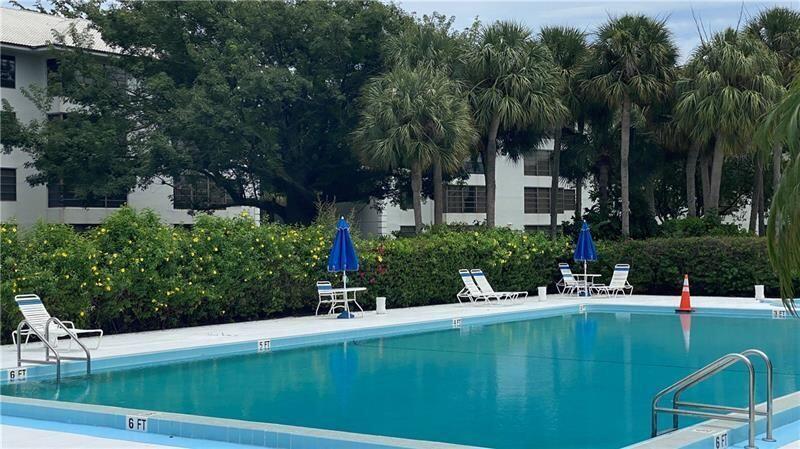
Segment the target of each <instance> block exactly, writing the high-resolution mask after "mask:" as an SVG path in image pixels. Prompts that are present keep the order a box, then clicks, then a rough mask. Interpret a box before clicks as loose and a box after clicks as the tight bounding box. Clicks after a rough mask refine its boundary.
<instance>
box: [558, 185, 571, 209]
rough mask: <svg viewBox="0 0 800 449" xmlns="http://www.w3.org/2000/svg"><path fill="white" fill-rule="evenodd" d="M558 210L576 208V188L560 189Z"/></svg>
mask: <svg viewBox="0 0 800 449" xmlns="http://www.w3.org/2000/svg"><path fill="white" fill-rule="evenodd" d="M558 193H559V194H560V195H559V196H558V200H559V202H558V212H559V213H561V212H564V211H565V210H575V189H558Z"/></svg>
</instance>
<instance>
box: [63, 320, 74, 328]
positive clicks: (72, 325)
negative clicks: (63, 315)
mask: <svg viewBox="0 0 800 449" xmlns="http://www.w3.org/2000/svg"><path fill="white" fill-rule="evenodd" d="M62 323H63V324H64V325H65V326H66V327H68V328H70V329H75V323H73V322H72V321H62Z"/></svg>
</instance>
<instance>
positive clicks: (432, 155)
mask: <svg viewBox="0 0 800 449" xmlns="http://www.w3.org/2000/svg"><path fill="white" fill-rule="evenodd" d="M359 103H360V106H361V115H360V123H359V126H358V128H356V130H355V132H354V133H353V140H354V142H355V144H356V147H357V148H358V149H359V152H360V154H361V156H362V158H363V160H364V162H365V163H366V164H368V165H371V166H376V167H381V168H384V169H389V170H392V169H398V168H402V169H409V170H410V171H411V191H412V196H413V198H412V200H413V205H414V226H415V228H416V232H418V233H419V232H420V231H421V230H422V203H421V194H422V172H423V171H424V170H426V169H428V168H429V167H430V166H431V165H432V164H433V163H434V161H439V162H440V163H441V164H442V166H443V167H444V168H445V169H450V168H452V167H458V166H460V165H461V163H462V162H463V161H464V159H465V158H467V157H468V155H469V151H470V148H471V147H472V145H473V143H474V141H475V140H476V139H477V133H476V131H475V128H474V126H473V124H472V115H471V114H470V110H469V103H468V102H467V100H466V97H465V96H464V95H463V93H462V92H461V90H460V89H459V86H458V85H457V84H456V83H455V82H454V81H452V80H451V79H450V78H449V77H447V75H445V74H444V73H442V72H441V71H438V70H435V69H431V68H425V67H414V68H411V67H408V66H405V65H401V66H398V67H396V68H395V69H393V70H392V71H390V72H388V73H386V74H384V75H382V76H379V77H377V78H375V79H373V80H371V81H370V82H369V83H368V84H367V86H366V87H365V88H364V93H363V95H362V97H361V99H360V102H359Z"/></svg>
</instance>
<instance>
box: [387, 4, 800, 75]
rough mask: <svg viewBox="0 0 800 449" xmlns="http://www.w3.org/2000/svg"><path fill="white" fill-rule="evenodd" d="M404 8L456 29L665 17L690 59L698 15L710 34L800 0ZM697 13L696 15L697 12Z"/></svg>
mask: <svg viewBox="0 0 800 449" xmlns="http://www.w3.org/2000/svg"><path fill="white" fill-rule="evenodd" d="M395 3H396V4H397V5H398V6H399V7H400V8H402V9H404V10H406V11H408V12H416V13H417V14H418V15H423V14H430V13H432V12H434V11H437V12H439V13H442V14H445V15H447V16H454V17H455V25H456V27H457V28H465V27H468V26H469V25H471V24H472V21H473V19H474V18H475V17H478V18H479V19H480V20H481V22H484V23H487V22H494V21H495V20H515V21H518V22H521V23H524V24H525V25H527V26H528V27H530V28H531V29H532V30H533V31H534V32H538V31H539V29H540V28H541V27H542V26H546V25H569V26H574V27H577V28H579V29H582V30H585V31H586V32H588V33H592V32H593V31H594V30H595V29H596V28H597V26H598V25H600V24H602V23H603V22H605V21H606V20H608V18H609V16H618V15H622V14H625V13H634V12H636V13H643V14H647V15H649V16H652V17H658V18H662V19H666V21H667V26H668V27H669V29H670V30H671V31H672V33H673V37H674V39H675V43H676V44H677V45H678V48H679V49H680V52H681V59H680V60H681V61H682V62H683V61H685V60H686V59H687V58H688V57H689V56H690V55H691V52H692V49H694V48H695V47H696V46H697V45H698V44H699V43H700V33H698V30H697V25H696V22H695V18H694V17H696V18H697V21H698V22H701V23H702V27H703V28H704V29H705V33H707V34H709V35H710V34H711V33H712V32H715V31H721V30H723V29H725V28H727V27H734V28H735V27H736V26H737V23H738V22H739V21H740V17H742V20H741V21H742V22H746V21H747V19H748V18H749V17H752V16H754V15H756V14H758V12H759V11H761V10H762V9H765V8H768V7H771V6H775V5H779V6H784V7H788V8H794V9H798V10H800V0H794V1H744V2H742V1H725V0H716V1H705V2H693V1H655V0H640V1H608V2H606V1H582V2H576V1H564V0H548V1H502V0H481V1H478V0H472V1H464V0H461V1H455V0H447V1H441V0H397V1H396V2H395ZM693 13H694V17H693V16H692V14H693Z"/></svg>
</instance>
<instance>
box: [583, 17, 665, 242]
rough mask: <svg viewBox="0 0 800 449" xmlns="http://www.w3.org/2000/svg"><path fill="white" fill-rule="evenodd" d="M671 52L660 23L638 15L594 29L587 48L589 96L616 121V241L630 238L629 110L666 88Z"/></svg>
mask: <svg viewBox="0 0 800 449" xmlns="http://www.w3.org/2000/svg"><path fill="white" fill-rule="evenodd" d="M677 54H678V51H677V47H676V46H675V43H674V42H673V40H672V36H671V33H670V31H669V30H668V29H667V27H666V24H665V21H664V20H656V19H653V18H651V17H647V16H644V15H624V16H621V17H617V18H612V19H611V20H609V21H608V22H607V23H605V24H603V25H602V26H600V28H599V29H598V30H597V33H596V40H595V42H594V43H593V44H592V48H591V53H590V58H591V59H590V64H591V68H590V70H591V73H592V75H593V76H592V77H591V78H590V79H589V80H588V81H587V83H588V84H587V88H588V89H589V91H590V92H593V93H595V94H596V95H599V96H601V97H602V98H603V99H605V101H607V102H608V104H609V105H610V106H612V107H613V108H615V109H616V110H617V111H619V115H620V122H621V124H620V133H621V135H620V185H621V196H622V235H623V236H624V237H628V236H630V180H629V173H628V165H629V153H630V133H631V113H632V112H631V110H632V108H633V106H634V105H639V106H644V105H645V104H647V103H648V102H651V101H658V100H659V98H661V97H663V96H664V95H665V94H666V93H667V92H668V89H669V88H670V86H671V82H672V81H673V78H674V74H675V63H676V59H677Z"/></svg>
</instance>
